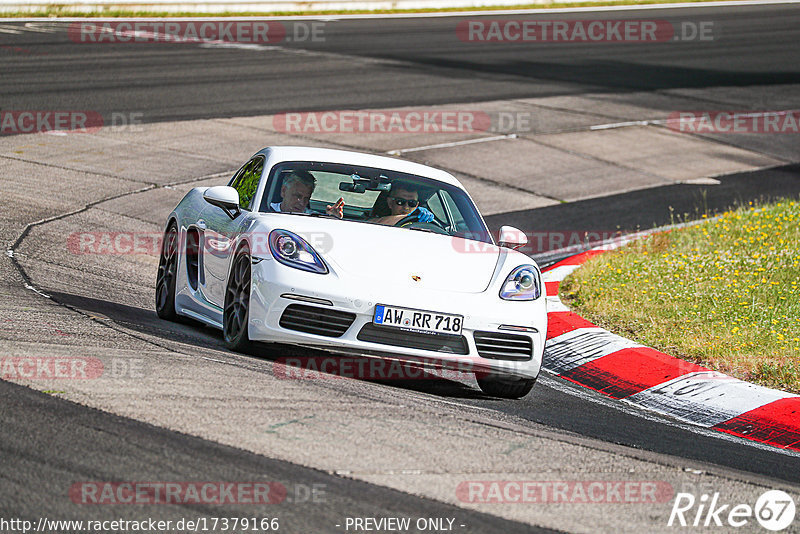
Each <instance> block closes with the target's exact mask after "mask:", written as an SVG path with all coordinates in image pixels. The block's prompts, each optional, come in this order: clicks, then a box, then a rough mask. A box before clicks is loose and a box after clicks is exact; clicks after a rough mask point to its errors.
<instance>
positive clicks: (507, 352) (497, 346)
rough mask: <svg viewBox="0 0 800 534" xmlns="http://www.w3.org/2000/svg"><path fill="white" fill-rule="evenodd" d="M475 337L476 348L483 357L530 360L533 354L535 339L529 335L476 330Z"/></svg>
mask: <svg viewBox="0 0 800 534" xmlns="http://www.w3.org/2000/svg"><path fill="white" fill-rule="evenodd" d="M473 337H474V338H475V348H477V349H478V354H479V355H480V356H481V357H482V358H488V359H490V360H530V359H531V356H532V355H533V341H532V340H531V338H530V337H528V336H521V335H518V334H503V333H500V332H484V331H480V330H476V331H475V333H474V334H473Z"/></svg>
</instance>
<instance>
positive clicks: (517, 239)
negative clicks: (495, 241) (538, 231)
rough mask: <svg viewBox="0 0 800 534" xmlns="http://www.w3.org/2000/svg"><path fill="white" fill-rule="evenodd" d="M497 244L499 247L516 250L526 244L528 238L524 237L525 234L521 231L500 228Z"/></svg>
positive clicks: (504, 227)
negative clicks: (498, 243)
mask: <svg viewBox="0 0 800 534" xmlns="http://www.w3.org/2000/svg"><path fill="white" fill-rule="evenodd" d="M499 242H500V246H501V247H506V248H512V249H514V250H516V249H518V248H519V247H521V246H523V245H525V244H527V243H528V238H527V237H526V236H525V232H523V231H522V230H518V229H516V228H514V227H513V226H501V227H500V239H499Z"/></svg>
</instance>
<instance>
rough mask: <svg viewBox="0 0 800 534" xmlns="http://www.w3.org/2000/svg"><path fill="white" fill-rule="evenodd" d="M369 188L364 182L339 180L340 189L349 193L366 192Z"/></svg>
mask: <svg viewBox="0 0 800 534" xmlns="http://www.w3.org/2000/svg"><path fill="white" fill-rule="evenodd" d="M366 190H367V188H366V187H365V186H364V184H362V183H357V184H354V183H351V182H339V191H347V192H348V193H364V192H366Z"/></svg>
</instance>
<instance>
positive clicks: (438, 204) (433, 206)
mask: <svg viewBox="0 0 800 534" xmlns="http://www.w3.org/2000/svg"><path fill="white" fill-rule="evenodd" d="M440 195H441V193H438V192H437V193H436V194H435V195H433V196H432V197H431V198H429V199H428V202H427V204H428V209H429V210H431V212H432V213H433V214H434V215H435V216H436V218H437V219H438V220H440V221H447V220H448V219H447V213H446V212H445V210H444V206H443V205H442V199H441V197H440Z"/></svg>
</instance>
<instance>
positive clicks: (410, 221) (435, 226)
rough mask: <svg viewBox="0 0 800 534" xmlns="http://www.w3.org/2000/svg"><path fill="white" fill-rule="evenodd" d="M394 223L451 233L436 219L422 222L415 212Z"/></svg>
mask: <svg viewBox="0 0 800 534" xmlns="http://www.w3.org/2000/svg"><path fill="white" fill-rule="evenodd" d="M394 225H395V226H397V227H398V228H417V229H419V230H427V231H428V232H433V233H434V234H442V235H450V232H448V231H447V230H446V229H445V228H444V226H442V225H441V223H439V222H438V221H437V220H436V219H434V220H432V221H430V222H421V221H419V220H418V219H417V215H416V214H415V213H413V212H412V213H410V214H408V215H406V216H405V217H403V218H402V219H400V220H399V221H397V222H396V223H395V224H394Z"/></svg>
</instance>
